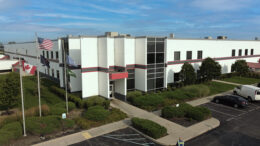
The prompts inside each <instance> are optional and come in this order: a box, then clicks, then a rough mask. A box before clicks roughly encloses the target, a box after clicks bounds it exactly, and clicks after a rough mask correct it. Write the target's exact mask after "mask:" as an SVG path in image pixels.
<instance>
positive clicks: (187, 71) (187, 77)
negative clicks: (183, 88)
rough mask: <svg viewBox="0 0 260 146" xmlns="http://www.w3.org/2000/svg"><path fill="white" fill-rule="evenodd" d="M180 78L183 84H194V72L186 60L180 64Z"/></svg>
mask: <svg viewBox="0 0 260 146" xmlns="http://www.w3.org/2000/svg"><path fill="white" fill-rule="evenodd" d="M180 78H181V80H182V81H183V83H184V84H185V85H189V84H194V83H195V80H196V73H195V70H194V68H193V66H192V65H191V64H189V63H187V62H185V63H184V64H183V65H182V68H181V72H180Z"/></svg>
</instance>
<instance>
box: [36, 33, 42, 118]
mask: <svg viewBox="0 0 260 146" xmlns="http://www.w3.org/2000/svg"><path fill="white" fill-rule="evenodd" d="M35 37H36V40H35V44H36V55H37V79H38V97H39V115H40V117H41V116H42V108H41V89H40V72H39V70H40V60H39V44H38V36H37V33H36V32H35Z"/></svg>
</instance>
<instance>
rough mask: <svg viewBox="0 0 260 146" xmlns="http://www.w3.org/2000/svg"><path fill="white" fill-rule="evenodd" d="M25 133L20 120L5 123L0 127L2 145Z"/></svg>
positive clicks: (0, 143)
mask: <svg viewBox="0 0 260 146" xmlns="http://www.w3.org/2000/svg"><path fill="white" fill-rule="evenodd" d="M22 134H23V132H22V126H21V124H20V122H12V123H8V124H6V125H4V126H3V127H2V128H1V129H0V135H1V136H0V145H2V144H6V143H7V142H9V141H10V140H13V139H17V138H19V137H21V136H22Z"/></svg>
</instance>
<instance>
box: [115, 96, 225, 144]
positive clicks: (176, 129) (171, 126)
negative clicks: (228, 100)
mask: <svg viewBox="0 0 260 146" xmlns="http://www.w3.org/2000/svg"><path fill="white" fill-rule="evenodd" d="M111 106H112V107H115V108H119V109H120V110H122V111H123V112H125V113H126V114H128V116H129V117H139V118H144V119H149V120H152V121H154V122H156V123H158V124H160V125H163V126H164V127H165V128H166V129H167V132H168V135H167V136H165V137H162V138H160V139H157V140H156V141H158V142H159V143H161V144H164V145H175V144H176V143H177V140H178V139H179V137H181V138H182V139H183V140H184V141H188V140H190V139H192V138H194V137H196V136H199V135H201V134H202V133H205V132H207V131H209V130H211V129H214V128H216V127H218V126H219V124H220V122H219V120H217V119H215V118H210V119H208V120H205V121H202V122H200V123H198V124H195V125H193V126H190V127H183V126H181V125H179V124H176V123H173V122H171V121H168V120H166V119H164V118H161V117H160V116H157V115H155V114H154V113H151V112H147V111H145V110H142V109H140V108H137V107H135V106H132V105H130V104H127V103H125V102H123V101H120V100H117V99H113V100H112V101H111Z"/></svg>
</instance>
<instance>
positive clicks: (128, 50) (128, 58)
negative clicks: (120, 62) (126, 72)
mask: <svg viewBox="0 0 260 146" xmlns="http://www.w3.org/2000/svg"><path fill="white" fill-rule="evenodd" d="M124 46H125V49H124V50H125V53H124V54H125V64H126V65H128V64H135V39H134V38H125V43H124Z"/></svg>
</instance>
